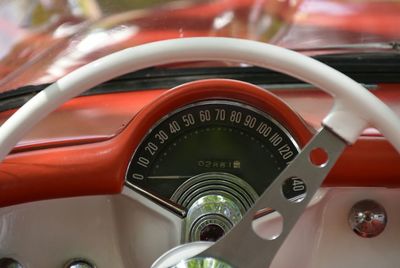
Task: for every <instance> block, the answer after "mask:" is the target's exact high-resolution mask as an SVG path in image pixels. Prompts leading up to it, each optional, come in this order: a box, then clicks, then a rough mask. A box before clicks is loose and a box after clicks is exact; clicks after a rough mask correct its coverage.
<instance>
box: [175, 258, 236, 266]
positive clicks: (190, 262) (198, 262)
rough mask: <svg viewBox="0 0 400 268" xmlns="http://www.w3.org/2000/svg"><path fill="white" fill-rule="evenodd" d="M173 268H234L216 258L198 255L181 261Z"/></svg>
mask: <svg viewBox="0 0 400 268" xmlns="http://www.w3.org/2000/svg"><path fill="white" fill-rule="evenodd" d="M171 268H233V267H232V266H231V265H229V264H227V263H226V262H223V261H220V260H217V259H215V258H205V257H197V258H191V259H187V260H183V261H180V262H179V263H177V264H176V265H175V266H172V267H171Z"/></svg>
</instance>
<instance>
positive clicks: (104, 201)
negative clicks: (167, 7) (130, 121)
mask: <svg viewBox="0 0 400 268" xmlns="http://www.w3.org/2000/svg"><path fill="white" fill-rule="evenodd" d="M363 199H372V200H375V201H377V202H378V203H380V204H381V205H383V206H384V207H385V209H386V212H387V214H388V224H387V226H386V229H385V230H384V231H383V232H382V234H381V235H379V236H377V237H375V238H361V237H359V236H358V235H356V234H355V233H354V232H353V231H352V230H351V228H350V226H349V224H348V214H349V211H350V209H351V207H352V206H353V205H354V204H355V203H356V202H358V201H360V200H363ZM398 204H400V190H398V189H386V188H329V189H324V190H323V191H320V192H319V193H318V195H317V196H316V197H315V198H314V201H313V203H312V204H311V205H310V207H309V208H308V209H307V211H306V212H305V214H304V215H303V216H302V217H301V219H300V221H299V222H298V223H297V225H296V226H295V228H294V230H293V232H292V233H291V234H290V235H289V237H288V239H287V241H285V243H284V245H283V247H282V249H281V250H280V251H279V253H278V255H277V256H276V258H275V260H274V262H273V264H272V267H273V268H288V267H314V268H317V267H318V268H333V267H335V268H336V267H352V268H365V267H381V268H386V267H388V268H389V267H398V263H399V262H400V255H399V254H398V251H399V244H400V213H399V205H398ZM181 223H182V221H181V219H180V218H179V217H177V216H175V215H174V214H172V213H170V212H168V211H167V210H164V209H162V208H160V207H158V205H155V204H154V203H152V202H151V201H149V200H147V199H146V198H144V197H142V196H141V195H139V194H137V193H135V192H132V191H131V190H128V189H127V188H125V189H124V192H123V194H121V195H115V196H90V197H76V198H65V199H56V200H47V201H39V202H32V203H27V204H22V205H16V206H10V207H5V208H1V209H0V257H13V258H15V259H17V260H18V261H20V262H21V263H22V264H23V266H24V267H29V268H33V267H35V268H36V267H40V268H47V267H49V268H50V267H51V268H54V267H60V268H61V267H63V265H64V263H65V262H66V261H68V260H70V259H72V258H77V257H83V258H87V259H89V260H91V261H93V262H94V263H95V264H96V265H97V267H115V268H118V267H148V266H149V265H150V264H151V263H152V262H153V261H154V260H155V259H156V258H157V257H158V256H159V255H161V254H162V253H163V252H164V251H167V250H168V249H170V248H171V247H173V246H175V245H177V244H179V241H180V239H181V237H180V233H181ZM260 224H261V225H262V223H260ZM260 254H263V253H262V252H260Z"/></svg>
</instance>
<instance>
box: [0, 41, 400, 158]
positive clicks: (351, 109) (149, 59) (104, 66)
mask: <svg viewBox="0 0 400 268" xmlns="http://www.w3.org/2000/svg"><path fill="white" fill-rule="evenodd" d="M197 60H218V61H232V62H244V63H248V64H251V65H255V66H259V67H264V68H268V69H271V70H274V71H278V72H282V73H285V74H287V75H290V76H293V77H296V78H299V79H300V80H303V81H305V82H308V83H310V84H312V85H314V86H316V87H318V88H321V89H322V90H324V91H326V92H327V93H329V94H331V95H333V96H334V97H335V105H334V108H333V109H332V111H331V112H330V113H329V115H328V116H327V117H326V118H325V119H324V120H323V124H324V125H325V126H327V127H329V128H330V129H331V130H332V131H333V132H335V133H336V134H337V135H339V136H340V137H342V138H343V139H344V140H346V141H347V142H348V143H353V142H354V141H355V140H356V139H357V138H358V136H359V135H360V133H361V131H362V130H363V129H364V128H365V127H367V126H368V124H372V125H373V126H374V127H376V128H377V129H379V130H380V131H381V133H382V134H383V135H384V136H386V138H387V139H388V140H389V141H390V142H391V143H392V144H393V145H394V147H395V148H396V149H397V150H398V151H399V152H400V135H399V133H400V121H399V120H398V117H397V116H396V114H395V113H394V112H393V111H392V110H391V109H390V108H388V107H387V106H386V105H385V104H384V103H383V102H381V101H380V100H379V99H378V98H376V97H375V96H374V95H373V94H371V93H370V92H369V91H368V90H366V89H365V88H364V87H362V86H361V85H360V84H358V83H357V82H355V81H354V80H352V79H350V78H349V77H347V76H346V75H344V74H342V73H340V72H338V71H336V70H335V69H332V68H331V67H329V66H327V65H325V64H323V63H321V62H319V61H316V60H314V59H312V58H309V57H307V56H304V55H302V54H299V53H297V52H294V51H290V50H288V49H284V48H281V47H277V46H273V45H269V44H265V43H260V42H256V41H249V40H243V39H235V38H222V37H195V38H180V39H172V40H165V41H158V42H154V43H149V44H145V45H141V46H137V47H133V48H128V49H125V50H122V51H119V52H116V53H113V54H111V55H108V56H106V57H103V58H100V59H98V60H96V61H94V62H91V63H89V64H87V65H85V66H83V67H81V68H79V69H77V70H75V71H73V72H71V73H70V74H68V75H66V76H65V77H63V78H61V79H60V80H58V81H57V82H55V83H54V84H52V85H50V86H48V87H47V88H46V89H44V90H42V91H41V92H39V93H38V94H37V95H35V96H34V97H33V98H32V99H31V100H29V101H28V102H27V103H26V104H25V105H24V106H22V107H21V108H20V109H19V110H18V111H17V112H16V113H15V114H13V115H12V116H11V117H10V118H9V119H8V120H7V121H6V122H5V123H4V124H3V125H2V126H1V127H0V161H2V160H3V159H4V158H5V157H6V156H7V154H8V153H9V152H10V151H11V150H12V148H13V147H14V146H15V145H16V144H17V142H18V141H19V140H20V139H21V138H22V137H23V136H24V135H25V134H26V133H27V132H28V131H29V130H30V129H31V128H32V127H33V126H35V125H36V124H37V123H38V122H39V121H40V120H41V119H43V118H44V117H45V116H47V115H48V114H49V113H50V112H52V111H53V110H55V109H56V108H57V107H59V106H60V105H61V104H63V103H64V102H66V101H67V100H69V99H71V98H73V97H75V96H77V95H79V94H81V93H82V92H84V91H86V90H88V89H90V88H92V87H94V86H96V85H98V84H100V83H102V82H105V81H107V80H110V79H112V78H114V77H117V76H120V75H123V74H126V73H129V72H133V71H137V70H141V69H144V68H148V67H152V66H155V65H160V64H168V63H176V62H184V61H197Z"/></svg>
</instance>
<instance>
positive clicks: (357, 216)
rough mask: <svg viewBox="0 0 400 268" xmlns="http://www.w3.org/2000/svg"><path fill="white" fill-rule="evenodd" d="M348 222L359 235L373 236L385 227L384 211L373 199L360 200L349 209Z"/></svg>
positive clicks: (385, 216) (385, 217)
mask: <svg viewBox="0 0 400 268" xmlns="http://www.w3.org/2000/svg"><path fill="white" fill-rule="evenodd" d="M349 223H350V227H351V228H352V229H353V231H354V232H355V233H356V234H358V235H359V236H361V237H368V238H370V237H375V236H377V235H379V234H380V233H382V232H383V230H384V229H385V227H386V224H387V215H386V211H385V209H384V207H383V206H381V205H380V204H379V203H377V202H375V201H373V200H362V201H360V202H357V203H356V204H355V205H354V206H353V207H352V209H351V210H350V214H349Z"/></svg>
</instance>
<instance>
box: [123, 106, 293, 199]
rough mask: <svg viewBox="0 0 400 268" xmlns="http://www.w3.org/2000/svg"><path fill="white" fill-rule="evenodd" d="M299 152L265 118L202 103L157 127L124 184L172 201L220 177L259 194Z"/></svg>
mask: <svg viewBox="0 0 400 268" xmlns="http://www.w3.org/2000/svg"><path fill="white" fill-rule="evenodd" d="M297 153H298V147H297V144H296V142H295V141H294V139H293V138H292V137H291V136H290V134H289V133H288V131H287V130H286V129H284V128H283V127H282V126H281V125H280V124H279V123H278V122H277V121H275V120H274V119H273V118H271V117H270V116H268V115H267V114H265V113H263V112H261V111H259V110H257V109H255V108H253V107H250V106H248V105H245V104H242V103H238V102H233V101H222V100H221V101H217V100H213V101H204V102H198V103H195V104H191V105H188V106H185V107H183V108H181V109H179V110H177V111H174V112H172V113H171V114H169V115H167V116H165V117H164V118H162V119H161V120H160V121H159V122H158V123H157V124H155V126H154V127H153V128H152V129H151V130H150V131H149V133H148V134H147V135H146V137H145V138H144V139H143V141H142V142H141V144H140V146H139V147H138V148H137V150H136V152H135V153H134V155H133V157H132V160H131V163H130V165H129V168H128V171H127V175H126V180H127V182H128V185H129V184H132V185H135V186H137V187H139V188H141V189H143V190H144V191H146V192H149V193H152V194H153V195H154V194H155V195H158V196H159V197H162V198H165V199H171V197H172V196H173V195H174V193H175V192H176V191H177V189H178V188H179V187H180V186H181V185H182V184H183V183H184V182H186V181H187V180H190V179H191V178H193V177H195V176H197V175H200V174H206V173H210V172H219V173H221V174H231V175H233V176H236V177H238V178H240V179H242V180H244V181H245V182H247V184H248V185H250V186H251V187H252V188H253V189H254V190H255V192H256V193H258V194H261V193H262V192H263V191H264V189H265V188H266V187H267V186H268V185H269V184H270V183H271V182H272V181H273V180H274V179H275V178H276V177H277V176H278V175H279V173H280V172H281V171H282V170H283V169H284V168H285V167H286V165H287V164H288V163H289V162H290V161H292V160H293V158H294V157H295V156H296V154H297ZM294 195H295V193H294Z"/></svg>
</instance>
